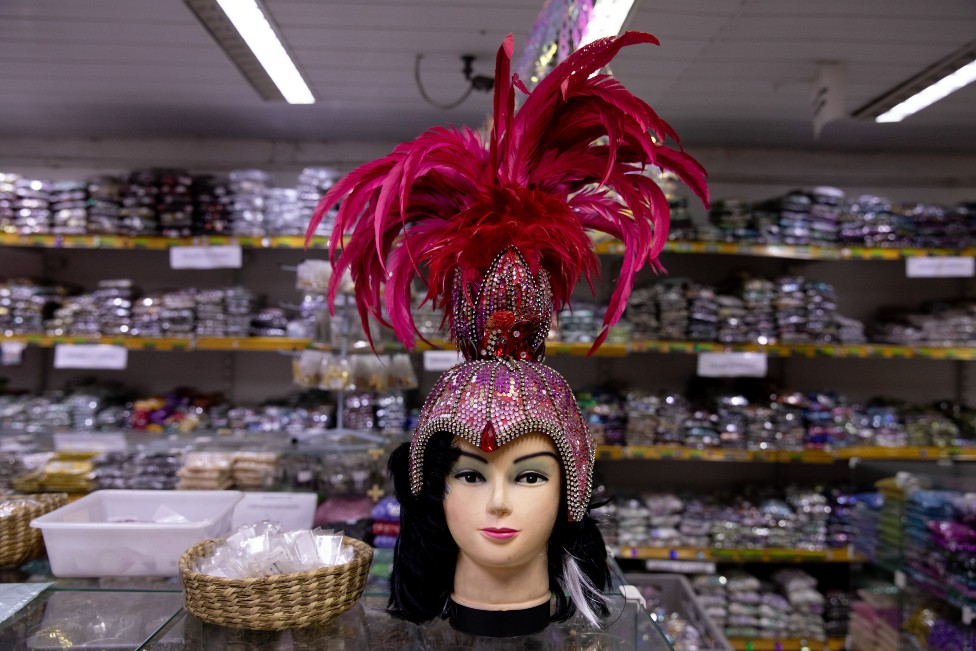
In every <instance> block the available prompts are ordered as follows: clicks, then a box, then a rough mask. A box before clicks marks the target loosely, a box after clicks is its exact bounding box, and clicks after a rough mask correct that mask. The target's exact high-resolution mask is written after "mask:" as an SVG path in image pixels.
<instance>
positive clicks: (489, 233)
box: [306, 32, 708, 352]
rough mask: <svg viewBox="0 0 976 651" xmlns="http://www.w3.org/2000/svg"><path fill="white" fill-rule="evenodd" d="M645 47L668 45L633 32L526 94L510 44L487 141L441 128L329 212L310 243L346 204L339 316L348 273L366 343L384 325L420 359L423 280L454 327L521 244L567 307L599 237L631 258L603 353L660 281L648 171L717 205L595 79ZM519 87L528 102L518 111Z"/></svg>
mask: <svg viewBox="0 0 976 651" xmlns="http://www.w3.org/2000/svg"><path fill="white" fill-rule="evenodd" d="M640 43H652V44H657V43H658V42H657V39H655V38H654V37H653V36H651V35H649V34H642V33H639V32H627V33H625V34H623V35H621V36H619V37H615V38H607V39H601V40H599V41H596V42H594V43H591V44H590V45H587V46H586V47H584V48H582V49H580V50H579V51H577V52H575V53H573V54H572V55H570V56H569V57H568V58H567V59H566V60H565V61H563V62H562V63H560V64H559V65H558V66H557V67H556V68H555V69H554V70H553V71H552V72H551V73H550V74H549V75H548V76H547V77H546V78H545V79H543V80H542V81H541V82H540V83H539V84H538V85H537V86H536V88H535V90H533V91H532V92H531V93H528V91H527V90H526V89H525V86H524V85H523V84H522V82H521V80H519V79H518V77H517V75H512V74H511V58H512V53H513V50H514V43H513V40H512V37H511V35H509V36H508V37H507V38H506V39H505V41H504V42H503V43H502V45H501V47H500V48H499V50H498V55H497V57H496V66H495V97H494V120H493V123H492V131H491V134H490V135H489V136H488V138H487V141H486V142H485V141H482V139H481V138H480V137H479V136H478V135H477V134H476V133H475V132H474V131H472V130H470V129H455V128H447V127H436V128H432V129H430V130H428V131H426V132H425V133H423V134H421V135H420V136H418V137H417V138H416V139H414V140H412V141H411V142H408V143H403V144H401V145H399V146H398V147H396V149H394V151H393V152H392V153H390V154H389V155H388V156H385V157H383V158H381V159H379V160H376V161H373V162H371V163H367V164H365V165H363V166H361V167H359V168H357V169H356V170H354V171H353V172H351V173H350V174H348V175H347V176H345V177H344V178H343V179H341V180H340V181H339V182H338V183H337V184H336V185H335V186H334V187H333V188H332V189H331V190H330V191H329V192H328V193H326V195H325V196H324V197H323V198H322V200H321V201H320V203H319V205H318V207H317V208H316V210H315V212H314V213H313V215H312V219H311V221H310V223H309V227H308V231H307V233H306V243H307V242H308V241H310V240H311V237H312V234H313V233H314V232H315V228H316V227H317V226H318V224H319V223H320V222H321V220H322V218H323V217H324V216H325V214H326V213H327V212H328V210H330V209H331V208H332V207H333V206H334V205H335V204H337V203H340V202H341V205H340V206H339V210H338V215H337V217H336V222H335V228H334V230H333V237H332V238H331V239H330V242H329V259H330V260H331V262H332V264H333V268H334V274H333V278H332V282H331V284H330V287H329V301H330V306H331V305H332V304H334V301H335V293H336V291H337V287H338V283H339V279H340V277H341V275H342V273H343V272H345V271H346V270H348V271H349V272H350V273H351V274H352V277H353V280H354V283H355V297H356V304H357V308H358V310H359V314H360V318H361V319H362V320H363V324H364V327H365V328H366V331H367V334H368V332H369V328H368V320H369V318H370V317H372V318H376V319H378V320H379V321H380V322H381V323H383V324H386V325H388V326H389V327H391V328H392V329H393V331H394V333H395V334H396V336H397V338H398V339H400V341H401V342H403V343H404V345H406V346H407V347H412V346H413V344H414V341H415V337H416V335H417V328H416V324H415V323H414V321H413V318H412V315H411V285H412V284H413V281H414V280H415V279H418V278H419V279H421V280H423V281H425V282H426V283H427V296H426V298H425V301H428V300H429V301H432V303H433V305H434V307H435V308H438V309H444V310H445V312H446V314H447V315H450V314H451V309H450V307H451V306H450V301H451V285H452V282H453V278H454V273H455V270H456V269H460V270H461V272H462V274H464V277H465V278H468V279H470V280H479V279H480V278H481V277H482V276H483V274H484V273H485V271H486V270H487V267H488V265H489V264H490V262H491V260H492V259H493V257H494V255H495V254H496V253H498V251H500V250H502V249H503V248H505V247H507V246H513V245H514V246H516V247H518V248H519V250H520V251H521V253H522V255H523V256H524V257H525V259H526V261H527V262H528V263H529V265H530V267H531V268H532V269H533V270H537V269H538V268H540V267H544V268H546V269H547V270H548V271H549V274H550V278H551V283H552V290H553V303H554V308H555V309H559V308H560V307H562V306H563V305H565V304H567V303H568V301H569V297H570V295H571V293H572V291H573V288H574V287H575V285H576V283H577V282H578V281H579V280H580V278H581V277H582V278H585V279H586V280H587V281H589V282H590V284H591V286H592V280H593V277H594V276H595V275H596V274H597V273H598V271H599V264H598V261H597V258H596V255H595V253H594V252H593V250H592V246H591V240H590V238H589V235H588V233H587V231H588V230H594V231H599V232H602V233H606V234H608V235H610V236H612V237H615V238H617V239H619V240H620V241H621V242H622V243H623V244H624V248H625V253H624V254H623V261H622V265H621V271H620V276H619V278H618V279H617V282H616V286H615V288H614V291H613V294H612V296H611V299H610V304H609V306H608V307H607V311H606V314H605V315H604V319H603V324H604V327H603V329H602V330H601V332H600V333H599V335H598V336H597V339H596V341H595V342H594V345H593V349H592V350H596V348H597V347H599V345H600V344H601V343H602V342H603V340H604V339H605V338H606V335H607V332H608V330H609V328H610V327H611V326H612V325H613V324H614V323H616V322H617V321H618V320H619V319H620V317H621V315H622V314H623V311H624V309H625V307H626V304H627V298H628V296H629V295H630V291H631V289H632V287H633V283H634V279H635V276H636V274H637V272H638V271H640V270H641V269H642V268H643V267H644V265H645V264H650V265H651V266H652V268H654V269H655V270H660V264H659V263H658V262H657V256H658V254H659V253H660V252H661V250H662V248H663V246H664V243H665V241H666V240H667V232H668V221H669V208H668V203H667V199H666V198H665V197H664V193H663V192H662V191H661V189H660V188H659V187H658V186H657V185H656V184H655V183H654V182H653V181H652V180H651V179H649V178H647V177H646V176H644V175H643V174H642V173H641V172H642V171H643V170H644V169H645V168H646V167H648V166H650V165H655V166H658V167H660V168H661V169H664V170H669V171H672V172H674V173H675V174H676V175H678V177H679V178H681V179H682V180H683V181H684V182H685V183H686V184H687V185H688V187H690V188H691V189H692V191H693V192H694V193H695V194H697V195H698V196H699V197H700V198H701V199H702V201H703V202H704V203H705V204H706V205H707V203H708V189H707V186H706V174H705V170H704V169H703V168H702V166H701V165H700V164H699V163H698V162H697V161H695V159H694V158H692V157H691V156H690V155H688V154H687V153H685V152H684V151H683V150H681V149H680V148H673V147H671V146H670V145H666V144H665V143H666V142H667V141H668V140H671V141H673V142H674V143H675V144H677V142H678V137H677V134H676V133H675V132H674V130H673V129H671V127H670V126H669V125H668V124H667V123H666V122H665V121H664V120H662V119H661V118H660V117H659V116H658V115H657V114H656V113H655V112H654V111H653V109H651V107H650V106H648V104H647V103H646V102H644V101H643V100H641V99H639V98H637V97H635V96H634V95H633V94H631V93H630V92H629V91H628V90H627V89H626V88H625V87H624V86H623V85H622V84H621V83H620V82H618V81H617V80H615V79H613V78H612V77H610V76H608V75H605V74H595V73H598V72H599V70H600V69H602V68H604V67H605V66H606V65H607V64H609V62H610V61H611V60H612V59H613V57H614V56H616V54H617V53H618V52H619V51H620V49H621V48H623V47H626V46H629V45H635V44H640ZM516 89H518V90H521V91H522V92H526V93H528V97H527V98H526V100H525V102H524V104H523V105H522V107H521V108H520V109H519V110H518V111H517V112H516V111H515V109H514V101H515V91H516ZM346 237H348V242H344V241H343V240H344V238H346ZM448 318H450V317H449V316H448ZM370 343H372V341H371V342H370ZM591 352H592V351H591Z"/></svg>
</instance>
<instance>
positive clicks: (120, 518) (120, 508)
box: [31, 490, 243, 577]
mask: <svg viewBox="0 0 976 651" xmlns="http://www.w3.org/2000/svg"><path fill="white" fill-rule="evenodd" d="M242 496H243V493H241V492H240V491H156V490H102V491H96V492H94V493H91V494H89V495H86V496H85V497H82V498H81V499H79V500H77V501H75V502H72V503H71V504H68V505H67V506H63V507H61V508H60V509H57V510H55V511H52V512H50V513H48V514H46V515H42V516H40V517H38V518H35V519H34V520H32V521H31V526H32V527H36V528H38V529H40V530H41V533H42V534H43V536H44V546H45V547H47V555H48V559H49V560H50V562H51V572H52V573H53V574H54V575H55V576H64V577H66V576H74V577H80V576H96V577H100V576H177V575H178V574H179V570H178V569H177V564H178V563H179V560H180V556H181V555H182V554H183V552H185V551H186V550H187V549H189V548H190V547H192V546H193V545H194V544H196V543H198V542H200V541H201V540H206V539H208V538H219V537H221V536H223V535H225V534H226V533H227V532H228V531H229V530H230V526H231V515H232V513H233V511H234V506H235V505H236V504H237V503H238V502H239V501H240V499H241V497H242ZM174 514H178V516H182V518H179V517H176V516H175V515H174ZM165 516H169V519H171V520H172V519H174V518H175V519H178V520H181V521H179V522H158V521H154V520H159V519H160V518H161V517H165ZM182 520H185V521H182Z"/></svg>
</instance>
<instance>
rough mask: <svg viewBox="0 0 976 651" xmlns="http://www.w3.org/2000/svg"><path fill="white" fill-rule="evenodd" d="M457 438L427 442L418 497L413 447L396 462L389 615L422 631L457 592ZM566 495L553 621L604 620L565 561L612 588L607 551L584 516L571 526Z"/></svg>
mask: <svg viewBox="0 0 976 651" xmlns="http://www.w3.org/2000/svg"><path fill="white" fill-rule="evenodd" d="M453 439H454V437H453V436H452V435H451V434H449V433H447V432H441V433H438V434H435V435H434V436H432V437H431V438H430V440H429V441H428V442H427V446H426V448H425V450H424V481H423V486H422V487H421V491H420V494H418V495H416V496H415V495H413V494H412V493H411V492H410V477H409V469H408V466H409V451H410V444H409V443H404V444H402V445H401V446H399V447H398V448H397V449H396V450H394V452H393V454H392V455H390V462H389V471H390V476H391V477H392V479H393V488H394V492H395V494H396V498H397V500H398V501H399V502H400V536H399V538H397V543H396V548H395V549H394V551H393V571H392V573H391V575H390V602H389V606H388V611H389V612H390V614H392V615H394V616H396V617H399V618H401V619H405V620H408V621H411V622H414V623H418V624H419V623H423V622H427V621H430V620H432V619H434V618H435V617H438V616H439V615H441V614H442V612H443V610H444V606H445V604H446V603H447V599H448V597H449V596H450V594H451V591H452V590H453V589H454V566H455V562H456V560H457V554H458V546H457V543H455V542H454V539H453V538H452V537H451V533H450V530H449V529H448V527H447V519H446V517H445V515H444V492H445V488H446V480H447V475H448V473H449V472H450V471H451V468H452V466H453V465H454V463H455V462H456V461H457V459H458V457H459V456H460V450H459V449H458V448H457V447H455V446H454V445H453ZM562 492H563V495H562V497H561V498H560V507H559V515H558V516H557V517H556V524H555V526H554V527H553V531H552V535H551V536H550V538H549V548H548V560H549V585H550V589H551V590H552V591H553V593H554V594H555V598H556V603H555V609H554V611H553V614H552V618H551V620H552V621H564V620H566V619H568V618H570V617H572V616H573V614H574V613H575V612H576V610H577V608H578V606H582V608H581V610H583V611H584V613H585V612H586V611H589V612H591V613H593V614H595V615H596V616H597V617H606V616H607V614H608V612H609V611H608V608H607V605H606V603H605V601H603V600H602V599H601V598H600V595H599V594H595V593H594V591H593V590H592V589H585V588H584V587H583V586H581V585H580V583H581V581H580V580H579V579H578V577H577V578H574V577H568V576H566V568H567V559H572V560H575V566H576V567H577V568H578V571H579V573H581V574H582V575H583V577H584V578H583V581H588V582H589V583H590V584H592V587H593V588H595V589H596V590H598V591H604V590H606V589H607V587H608V586H609V584H610V572H609V570H608V568H607V550H606V546H605V545H604V543H603V536H602V535H601V534H600V530H599V529H598V528H597V526H596V521H595V520H594V519H593V518H591V517H590V516H589V515H586V516H584V518H583V521H582V522H570V520H569V518H568V517H567V510H566V496H565V492H566V491H565V490H563V491H562ZM560 586H561V587H562V588H563V589H559V588H560ZM567 592H569V593H570V594H569V595H567ZM571 595H572V596H575V599H577V600H578V599H579V598H580V595H582V598H583V599H585V600H586V604H577V603H575V602H574V600H573V598H571Z"/></svg>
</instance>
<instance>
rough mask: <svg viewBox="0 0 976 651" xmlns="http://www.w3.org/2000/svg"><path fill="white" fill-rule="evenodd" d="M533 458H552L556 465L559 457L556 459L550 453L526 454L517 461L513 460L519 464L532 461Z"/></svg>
mask: <svg viewBox="0 0 976 651" xmlns="http://www.w3.org/2000/svg"><path fill="white" fill-rule="evenodd" d="M535 457H552V458H553V459H555V460H556V462H557V463H558V462H559V457H557V456H556V455H555V454H553V453H552V452H533V453H532V454H527V455H525V456H524V457H519V458H518V459H516V460H515V463H521V462H523V461H527V460H529V459H534V458H535Z"/></svg>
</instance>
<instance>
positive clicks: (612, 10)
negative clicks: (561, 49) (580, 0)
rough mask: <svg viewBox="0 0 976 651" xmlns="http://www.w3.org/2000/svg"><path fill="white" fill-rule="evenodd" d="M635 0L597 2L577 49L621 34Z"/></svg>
mask: <svg viewBox="0 0 976 651" xmlns="http://www.w3.org/2000/svg"><path fill="white" fill-rule="evenodd" d="M634 1H635V0H597V1H596V2H595V3H594V5H593V13H592V14H590V20H589V21H588V22H587V23H586V27H585V28H584V29H583V36H582V37H581V38H580V42H579V45H577V46H576V48H577V49H579V48H581V47H583V46H584V45H588V44H590V43H592V42H593V41H596V40H598V39H601V38H604V37H606V36H616V35H617V34H619V33H620V30H621V29H622V28H623V26H624V23H625V22H626V21H627V16H629V15H630V10H631V9H632V8H633V7H634Z"/></svg>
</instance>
